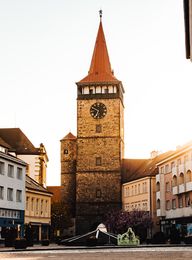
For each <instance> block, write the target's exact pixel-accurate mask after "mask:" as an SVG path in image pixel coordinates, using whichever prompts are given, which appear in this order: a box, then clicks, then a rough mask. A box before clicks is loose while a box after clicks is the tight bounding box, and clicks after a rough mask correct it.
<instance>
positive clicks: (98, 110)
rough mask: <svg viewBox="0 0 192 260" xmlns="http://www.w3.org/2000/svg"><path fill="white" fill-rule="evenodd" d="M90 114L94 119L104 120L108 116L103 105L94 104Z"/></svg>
mask: <svg viewBox="0 0 192 260" xmlns="http://www.w3.org/2000/svg"><path fill="white" fill-rule="evenodd" d="M90 114H91V115H92V117H93V118H95V119H98V118H103V117H104V116H105V115H106V114H107V108H106V106H105V105H104V104H103V103H100V102H97V103H94V104H93V105H92V106H91V108H90Z"/></svg>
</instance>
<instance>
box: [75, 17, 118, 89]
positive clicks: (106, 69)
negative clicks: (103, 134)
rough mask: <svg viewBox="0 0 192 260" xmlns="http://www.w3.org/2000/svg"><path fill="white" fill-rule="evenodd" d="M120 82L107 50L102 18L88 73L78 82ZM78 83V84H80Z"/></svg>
mask: <svg viewBox="0 0 192 260" xmlns="http://www.w3.org/2000/svg"><path fill="white" fill-rule="evenodd" d="M98 82H105V83H119V82H120V81H119V80H117V79H116V77H115V76H114V75H113V71H112V69H111V64H110V60H109V55H108V51H107V44H106V41H105V35H104V32H103V26H102V21H101V20H100V24H99V29H98V33H97V38H96V42H95V48H94V51H93V56H92V60H91V65H90V68H89V72H88V75H87V76H86V77H85V78H83V79H82V80H80V81H79V82H78V83H98ZM78 83H77V84H78Z"/></svg>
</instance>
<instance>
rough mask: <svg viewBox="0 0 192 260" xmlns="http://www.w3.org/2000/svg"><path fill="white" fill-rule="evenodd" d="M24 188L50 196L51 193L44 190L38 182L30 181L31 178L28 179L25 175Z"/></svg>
mask: <svg viewBox="0 0 192 260" xmlns="http://www.w3.org/2000/svg"><path fill="white" fill-rule="evenodd" d="M25 187H26V189H27V190H28V191H29V190H31V191H36V192H43V193H49V194H52V193H51V192H49V191H48V190H47V189H46V188H44V187H43V186H41V185H40V184H39V183H38V182H36V181H35V180H34V179H32V178H31V177H29V176H28V175H26V179H25Z"/></svg>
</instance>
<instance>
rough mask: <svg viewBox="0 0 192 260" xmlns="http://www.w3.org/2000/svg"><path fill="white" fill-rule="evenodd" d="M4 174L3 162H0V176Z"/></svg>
mask: <svg viewBox="0 0 192 260" xmlns="http://www.w3.org/2000/svg"><path fill="white" fill-rule="evenodd" d="M4 172H5V163H4V162H0V174H2V175H3V174H4Z"/></svg>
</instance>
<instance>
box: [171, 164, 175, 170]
mask: <svg viewBox="0 0 192 260" xmlns="http://www.w3.org/2000/svg"><path fill="white" fill-rule="evenodd" d="M174 167H175V162H172V163H171V170H173V168H174Z"/></svg>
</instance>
